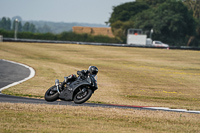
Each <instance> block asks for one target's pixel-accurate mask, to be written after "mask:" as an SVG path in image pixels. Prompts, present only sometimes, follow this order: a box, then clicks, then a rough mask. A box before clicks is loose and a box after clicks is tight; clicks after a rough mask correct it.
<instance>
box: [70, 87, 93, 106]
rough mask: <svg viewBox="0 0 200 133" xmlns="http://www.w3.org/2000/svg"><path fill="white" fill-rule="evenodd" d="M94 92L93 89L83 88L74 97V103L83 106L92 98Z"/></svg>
mask: <svg viewBox="0 0 200 133" xmlns="http://www.w3.org/2000/svg"><path fill="white" fill-rule="evenodd" d="M92 93H93V91H92V90H91V89H86V88H82V89H80V90H79V91H78V93H76V95H75V96H74V103H76V104H81V103H84V102H86V101H87V100H88V99H90V97H91V96H92Z"/></svg>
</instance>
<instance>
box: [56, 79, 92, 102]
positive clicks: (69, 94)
mask: <svg viewBox="0 0 200 133" xmlns="http://www.w3.org/2000/svg"><path fill="white" fill-rule="evenodd" d="M80 86H91V83H89V82H88V81H87V79H85V80H81V79H78V80H76V81H74V82H72V83H71V84H70V85H69V86H68V87H67V88H65V89H64V90H63V91H62V92H61V93H60V95H59V98H60V99H63V100H66V101H71V100H73V96H74V92H76V90H77V89H78V88H79V87H80Z"/></svg>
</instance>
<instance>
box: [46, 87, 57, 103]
mask: <svg viewBox="0 0 200 133" xmlns="http://www.w3.org/2000/svg"><path fill="white" fill-rule="evenodd" d="M58 97H59V93H58V91H57V88H56V85H54V86H52V87H51V88H49V89H48V90H47V91H46V93H45V95H44V98H45V100H46V101H48V102H53V101H56V100H57V99H58Z"/></svg>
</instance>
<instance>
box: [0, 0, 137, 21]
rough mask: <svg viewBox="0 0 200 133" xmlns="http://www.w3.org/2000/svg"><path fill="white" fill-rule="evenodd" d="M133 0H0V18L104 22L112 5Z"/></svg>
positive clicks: (110, 11) (109, 13)
mask: <svg viewBox="0 0 200 133" xmlns="http://www.w3.org/2000/svg"><path fill="white" fill-rule="evenodd" d="M130 1H134V0H0V18H2V17H4V16H5V17H9V18H10V19H11V18H12V17H14V16H21V17H22V19H23V20H44V21H53V22H83V23H95V24H105V23H104V22H105V21H108V19H109V18H110V15H111V13H112V11H113V10H112V7H113V6H117V5H119V4H122V3H125V2H130Z"/></svg>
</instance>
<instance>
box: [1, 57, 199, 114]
mask: <svg viewBox="0 0 200 133" xmlns="http://www.w3.org/2000/svg"><path fill="white" fill-rule="evenodd" d="M31 69H32V68H30V67H28V66H26V65H23V64H18V63H15V62H10V61H6V60H0V103H1V102H7V103H27V104H30V103H31V104H50V105H67V106H90V107H104V108H125V109H137V110H155V111H158V110H160V111H171V112H185V113H195V114H200V111H188V110H185V109H169V108H162V107H145V106H129V105H114V104H95V103H83V104H75V103H74V102H69V101H55V102H47V101H45V100H44V99H34V98H25V97H17V96H11V95H5V94H2V93H1V91H2V89H6V88H8V87H10V86H13V85H16V84H19V83H21V82H24V81H26V80H28V79H30V78H32V77H33V76H34V74H32V76H30V75H31V73H33V72H32V71H31ZM27 77H29V78H27ZM44 93H45V92H44Z"/></svg>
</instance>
